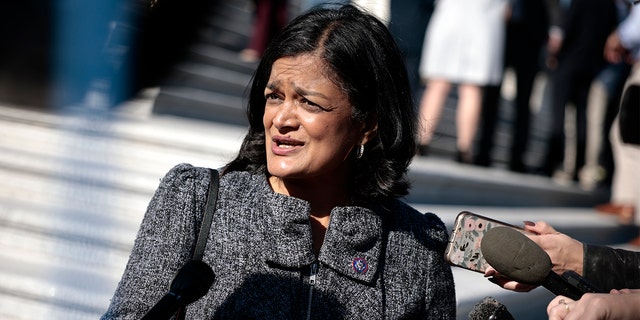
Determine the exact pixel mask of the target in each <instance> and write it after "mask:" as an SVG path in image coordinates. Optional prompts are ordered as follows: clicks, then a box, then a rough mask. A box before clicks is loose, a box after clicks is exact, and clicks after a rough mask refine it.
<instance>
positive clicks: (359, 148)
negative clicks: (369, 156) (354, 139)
mask: <svg viewBox="0 0 640 320" xmlns="http://www.w3.org/2000/svg"><path fill="white" fill-rule="evenodd" d="M363 154H364V144H361V145H360V146H359V147H358V151H356V159H360V158H362V155H363Z"/></svg>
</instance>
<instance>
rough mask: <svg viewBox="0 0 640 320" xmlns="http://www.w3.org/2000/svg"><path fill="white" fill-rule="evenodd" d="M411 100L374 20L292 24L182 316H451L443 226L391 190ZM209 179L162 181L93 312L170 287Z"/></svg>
mask: <svg viewBox="0 0 640 320" xmlns="http://www.w3.org/2000/svg"><path fill="white" fill-rule="evenodd" d="M413 110H414V109H413V106H412V104H411V95H410V93H409V84H408V81H407V76H406V70H405V68H404V65H403V62H402V57H401V55H400V53H399V51H398V49H397V46H396V44H395V43H394V41H393V40H392V36H391V34H390V33H389V32H388V30H387V29H386V27H385V26H384V25H383V24H382V23H381V22H379V21H378V20H376V19H375V18H374V17H372V16H371V15H369V14H365V13H363V12H361V11H360V10H358V9H357V8H355V7H353V6H344V7H341V8H339V9H316V10H312V11H310V12H308V13H306V14H304V15H302V16H300V17H298V18H296V19H294V20H293V21H292V22H291V23H290V24H289V26H287V28H285V30H284V31H283V32H282V33H281V34H280V35H279V36H278V37H277V38H275V39H274V41H273V42H272V43H271V45H270V46H269V48H267V50H266V51H265V54H264V55H263V57H262V60H261V62H260V65H259V66H258V68H257V70H256V73H255V76H254V79H253V83H252V86H251V91H250V97H249V105H248V117H249V132H248V133H247V136H246V137H245V140H244V142H243V144H242V146H241V149H240V152H239V154H238V156H237V157H236V159H234V160H233V161H232V162H231V163H229V164H228V165H227V166H226V167H224V168H223V169H222V170H221V174H220V188H219V193H218V198H217V203H216V211H215V215H214V218H213V223H212V225H211V232H210V233H209V241H208V243H207V246H206V248H205V251H204V257H203V261H204V262H205V263H206V264H208V265H209V266H211V268H212V269H213V272H214V274H215V281H214V282H213V285H212V286H211V288H210V290H209V291H208V293H207V294H206V295H205V296H204V297H203V298H202V299H200V300H198V301H196V302H194V303H193V304H192V305H189V307H188V308H187V311H186V314H187V318H190V319H209V318H216V319H225V318H234V319H235V318H241V319H258V318H261V319H262V318H266V319H302V318H306V319H312V318H313V319H320V318H322V319H345V318H350V319H360V318H370V319H382V318H385V319H399V318H420V319H427V318H428V319H453V318H454V317H455V293H454V284H453V277H452V273H451V270H450V268H449V266H448V265H447V264H446V263H445V261H444V258H443V257H444V255H443V253H444V249H445V246H446V242H447V232H446V229H445V226H444V224H443V223H442V221H441V220H440V219H439V218H438V217H436V216H435V215H433V214H431V213H427V214H422V213H420V212H418V211H417V210H415V209H413V208H411V207H410V206H409V205H407V204H406V203H404V202H403V201H401V200H400V199H399V198H400V197H401V196H403V195H405V194H407V193H408V189H409V182H408V180H407V176H406V173H407V168H408V166H409V164H410V161H411V158H412V156H413V154H414V151H415V132H416V124H415V116H414V111H413ZM209 180H210V178H209V174H208V169H206V168H195V167H192V166H190V165H186V164H183V165H178V166H177V167H175V168H174V169H172V170H171V171H170V172H169V173H168V174H167V175H166V176H165V178H164V179H163V180H162V181H161V184H160V187H159V188H158V190H157V191H156V194H155V195H154V197H153V199H152V200H151V203H150V205H149V208H148V210H147V213H146V215H145V218H144V220H143V222H142V225H141V228H140V231H139V233H138V237H137V239H136V243H135V245H134V248H133V252H132V254H131V257H130V259H129V263H128V265H127V268H126V270H125V274H124V276H123V278H122V280H121V282H120V284H119V286H118V288H117V290H116V293H115V296H114V298H113V300H112V302H111V306H110V307H109V310H108V311H107V312H106V314H105V315H104V316H103V318H104V319H112V318H136V319H137V318H140V317H141V316H142V315H144V314H145V312H146V311H147V310H149V309H150V308H151V307H152V306H153V304H154V303H155V302H157V301H158V300H160V299H161V298H162V296H163V295H164V293H165V292H167V290H168V288H169V285H170V283H171V281H172V278H173V276H174V274H175V273H176V271H177V270H178V269H179V268H180V267H181V266H182V265H183V264H184V263H185V262H187V261H188V260H189V258H190V253H191V252H192V250H193V248H194V247H195V238H196V234H197V233H198V231H197V230H198V229H199V226H200V224H201V222H200V221H201V220H202V215H203V214H202V211H203V210H204V206H205V194H206V192H207V185H208V183H209Z"/></svg>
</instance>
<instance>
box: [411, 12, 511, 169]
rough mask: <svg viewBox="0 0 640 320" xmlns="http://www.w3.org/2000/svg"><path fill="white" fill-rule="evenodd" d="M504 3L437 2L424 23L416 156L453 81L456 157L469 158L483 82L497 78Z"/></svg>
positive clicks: (425, 148) (426, 150)
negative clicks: (426, 24)
mask: <svg viewBox="0 0 640 320" xmlns="http://www.w3.org/2000/svg"><path fill="white" fill-rule="evenodd" d="M506 6H507V1H506V0H478V1H472V2H469V1H465V0H441V1H438V2H437V4H436V7H435V10H434V13H433V16H432V17H431V19H430V21H429V25H428V27H427V31H426V35H425V40H424V47H423V53H422V59H421V67H420V75H421V77H422V79H423V81H424V82H425V86H426V88H425V91H424V93H423V95H422V99H421V101H420V119H419V122H420V126H421V132H420V135H419V137H418V149H417V152H418V155H423V156H424V155H427V154H428V153H429V144H430V143H431V140H432V139H433V133H434V131H435V130H436V128H437V126H438V122H439V121H440V116H441V113H442V109H443V108H444V105H445V103H446V102H447V98H448V96H449V91H450V89H451V87H452V86H453V85H456V86H457V91H458V97H457V98H458V102H457V110H456V140H457V141H456V157H455V159H456V161H458V162H462V163H472V162H473V157H472V152H473V150H472V144H473V139H474V137H475V134H476V128H477V126H478V122H479V117H480V111H481V107H482V105H481V103H482V87H483V86H485V85H489V84H493V85H495V84H497V83H499V82H500V80H501V78H502V72H503V61H502V58H503V46H504V30H505V14H506ZM461 21H464V24H461V23H460V22H461Z"/></svg>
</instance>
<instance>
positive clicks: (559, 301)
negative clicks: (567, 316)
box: [558, 299, 571, 312]
mask: <svg viewBox="0 0 640 320" xmlns="http://www.w3.org/2000/svg"><path fill="white" fill-rule="evenodd" d="M558 304H564V309H565V310H567V312H569V311H571V310H570V309H569V305H568V304H567V302H566V301H564V299H560V300H558Z"/></svg>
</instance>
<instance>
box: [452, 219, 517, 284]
mask: <svg viewBox="0 0 640 320" xmlns="http://www.w3.org/2000/svg"><path fill="white" fill-rule="evenodd" d="M498 226H501V227H510V228H514V229H516V230H518V231H521V232H525V231H524V229H522V228H520V227H518V226H514V225H512V224H508V223H505V222H502V221H498V220H495V219H491V218H487V217H484V216H481V215H479V214H475V213H473V212H469V211H462V212H460V213H459V214H458V216H456V220H455V222H454V225H453V231H451V236H450V237H449V243H448V244H447V249H446V250H445V253H444V256H445V260H446V261H447V263H449V264H450V265H453V266H457V267H461V268H464V269H468V270H471V271H476V272H480V273H484V272H485V270H486V269H487V266H488V265H487V261H486V260H484V257H482V251H481V250H480V243H481V241H482V237H483V236H484V234H485V233H486V232H487V231H489V229H491V228H494V227H498Z"/></svg>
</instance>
